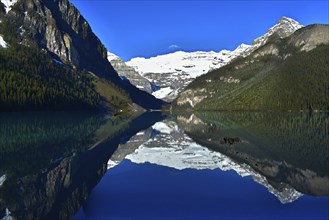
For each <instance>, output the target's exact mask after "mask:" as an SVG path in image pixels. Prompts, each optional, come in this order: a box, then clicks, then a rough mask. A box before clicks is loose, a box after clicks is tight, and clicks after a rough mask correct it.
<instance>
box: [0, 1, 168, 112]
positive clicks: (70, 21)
mask: <svg viewBox="0 0 329 220" xmlns="http://www.w3.org/2000/svg"><path fill="white" fill-rule="evenodd" d="M0 8H1V7H0ZM2 14H3V13H0V18H1V15H2ZM2 17H3V18H1V19H5V20H6V21H7V23H10V22H11V21H15V22H13V24H14V25H12V26H13V27H10V28H9V29H13V31H12V33H10V34H9V35H8V36H7V39H5V40H6V41H7V40H8V39H15V40H14V42H9V43H21V44H24V45H36V46H38V47H40V48H42V49H44V50H45V51H47V52H49V53H50V54H52V55H53V56H54V57H55V58H56V59H60V60H61V61H63V62H64V63H66V64H68V65H70V66H72V67H73V68H78V69H81V70H86V71H87V72H91V73H93V74H94V75H95V76H96V77H100V78H103V79H106V80H109V81H111V82H113V83H114V84H115V85H116V86H118V87H119V88H121V89H123V90H124V91H126V92H127V93H128V94H129V95H130V96H131V99H132V100H133V102H135V103H136V104H138V105H139V106H142V107H143V108H145V109H159V108H161V106H162V104H163V101H161V100H158V99H156V98H154V97H153V96H152V95H150V94H148V93H146V92H144V91H140V90H139V89H137V88H136V87H134V86H133V85H132V84H130V83H129V82H123V81H122V80H121V79H120V78H119V76H118V74H117V72H116V71H115V70H114V69H113V67H112V66H111V64H110V63H109V61H108V60H107V49H106V48H105V47H104V45H103V44H102V43H101V41H100V40H99V39H98V38H97V36H96V35H95V34H94V33H93V32H92V30H91V27H90V26H89V24H88V22H87V21H86V20H85V19H84V18H83V16H82V15H81V14H80V12H79V11H78V10H77V9H76V8H75V7H74V6H73V5H72V4H71V3H70V2H69V1H67V0H26V1H22V0H20V1H18V2H17V3H16V4H15V5H14V6H13V7H12V9H11V10H10V11H9V12H8V13H7V14H5V15H4V16H2ZM0 32H1V30H0ZM12 34H13V35H15V37H12V36H11V35H12ZM12 41H13V40H12ZM7 42H8V41H7Z"/></svg>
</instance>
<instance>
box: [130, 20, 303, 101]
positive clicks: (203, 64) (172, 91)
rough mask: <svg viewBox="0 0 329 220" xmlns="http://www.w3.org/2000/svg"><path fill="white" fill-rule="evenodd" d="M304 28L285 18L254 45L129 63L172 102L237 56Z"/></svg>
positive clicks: (160, 94) (167, 55) (256, 40)
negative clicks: (203, 76) (204, 75)
mask: <svg viewBox="0 0 329 220" xmlns="http://www.w3.org/2000/svg"><path fill="white" fill-rule="evenodd" d="M301 27H303V25H301V24H299V23H298V22H297V21H295V20H293V19H291V18H287V17H284V16H283V17H281V18H280V20H279V21H278V23H277V24H276V25H274V26H273V27H271V28H270V29H269V30H268V32H266V33H265V34H264V35H262V36H260V37H258V38H256V39H255V40H254V42H253V44H252V45H247V44H244V43H242V44H240V45H239V46H238V47H237V48H236V49H235V50H233V51H230V50H221V51H219V52H215V51H208V52H206V51H194V52H184V51H176V52H173V53H169V54H164V55H158V56H155V57H150V58H143V57H136V58H133V59H131V60H130V61H128V62H126V64H127V65H129V66H132V67H133V68H135V70H136V71H137V72H139V74H140V75H142V76H143V77H145V78H147V79H148V80H149V81H150V82H152V83H154V84H156V85H158V86H160V90H159V91H156V92H153V93H152V94H153V95H154V96H155V97H157V98H160V99H163V100H166V101H172V100H174V99H175V98H176V97H177V96H178V94H179V93H180V92H181V91H182V89H183V88H185V87H186V86H187V85H188V84H189V83H191V82H192V80H194V79H195V78H196V77H198V76H201V75H203V74H205V73H207V72H209V71H212V70H214V69H218V68H220V67H222V66H224V65H226V64H228V63H229V62H231V61H232V60H234V59H236V58H237V57H241V56H242V57H245V56H247V55H249V54H250V53H252V52H253V51H255V50H256V49H257V48H259V47H261V46H262V45H264V44H265V43H266V42H267V41H268V40H271V39H273V38H274V39H275V38H284V37H286V36H289V35H291V34H292V33H294V32H295V31H296V30H298V29H299V28H301Z"/></svg>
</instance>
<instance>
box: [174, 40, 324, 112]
mask: <svg viewBox="0 0 329 220" xmlns="http://www.w3.org/2000/svg"><path fill="white" fill-rule="evenodd" d="M272 45H275V47H277V48H278V49H279V55H264V56H260V57H257V58H255V57H253V56H252V55H251V56H248V57H246V58H240V59H237V60H235V61H233V62H232V63H230V64H229V65H227V66H224V67H222V68H220V69H218V70H215V71H212V72H210V73H208V74H206V75H203V76H201V77H199V78H197V79H196V80H195V81H193V82H192V83H191V84H190V85H189V86H188V87H187V88H186V89H193V90H196V89H201V88H206V89H207V92H205V93H204V94H202V95H204V96H207V98H206V99H204V100H203V101H202V102H200V103H199V104H197V105H196V106H195V108H194V109H195V110H276V111H281V110H306V111H309V110H324V111H326V110H329V88H328V85H329V55H328V54H329V45H320V46H318V47H317V48H316V49H313V50H312V51H309V52H305V51H302V52H296V48H293V47H288V46H286V45H287V44H286V43H285V42H284V41H280V42H272ZM260 49H262V48H260ZM256 53H257V51H256ZM224 77H225V78H227V79H228V78H229V77H232V78H233V79H239V83H228V82H225V81H224V80H223V78H224ZM175 107H176V106H175ZM177 109H179V106H177Z"/></svg>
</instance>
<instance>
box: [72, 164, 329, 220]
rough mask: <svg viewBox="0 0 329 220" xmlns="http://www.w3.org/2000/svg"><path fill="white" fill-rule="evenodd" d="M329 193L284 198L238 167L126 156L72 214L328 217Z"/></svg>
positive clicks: (107, 216) (80, 216) (92, 216)
mask: <svg viewBox="0 0 329 220" xmlns="http://www.w3.org/2000/svg"><path fill="white" fill-rule="evenodd" d="M328 218H329V198H328V197H318V198H316V197H312V196H306V195H304V196H302V197H301V198H299V199H297V200H296V201H294V202H292V203H289V204H281V203H280V201H279V200H278V198H277V197H275V196H274V195H273V194H271V193H270V192H269V191H268V189H267V188H266V187H264V186H262V185H260V184H259V183H257V182H255V181H254V180H253V179H252V177H250V176H248V177H243V178H242V177H241V176H239V175H238V174H237V173H236V172H235V171H222V170H220V169H216V170H194V169H185V170H176V169H174V168H169V167H164V166H159V165H154V164H150V163H145V164H135V163H132V162H130V161H129V160H123V161H122V162H121V163H120V164H119V165H118V166H116V167H114V168H112V169H110V170H109V171H108V172H107V174H106V175H105V176H104V177H103V179H102V180H101V182H100V183H99V184H98V185H97V186H96V187H95V188H94V189H93V191H92V193H91V195H90V197H89V198H88V200H87V202H86V203H85V205H84V206H83V207H82V208H81V209H80V210H79V212H78V213H77V214H76V216H75V217H74V218H73V219H328Z"/></svg>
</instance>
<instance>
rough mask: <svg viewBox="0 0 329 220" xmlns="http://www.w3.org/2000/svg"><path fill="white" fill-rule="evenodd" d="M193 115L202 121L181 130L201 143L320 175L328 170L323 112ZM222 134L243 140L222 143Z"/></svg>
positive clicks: (328, 144)
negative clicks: (238, 142)
mask: <svg viewBox="0 0 329 220" xmlns="http://www.w3.org/2000/svg"><path fill="white" fill-rule="evenodd" d="M196 116H197V117H198V118H200V119H201V120H202V121H203V122H204V123H205V124H198V125H194V124H190V125H188V126H189V127H186V125H185V128H184V130H185V132H187V134H188V135H189V136H191V137H192V138H193V139H194V140H196V141H197V142H199V143H200V144H202V145H204V146H207V147H210V148H212V149H214V150H218V151H220V152H222V153H228V152H230V153H232V152H233V153H234V154H235V153H236V152H240V153H244V154H247V155H251V156H252V157H255V158H259V160H264V161H266V160H270V161H272V160H274V161H280V162H285V163H288V164H291V165H293V166H294V167H298V168H301V169H310V170H313V171H315V172H317V173H318V174H320V175H327V174H328V171H329V170H328V167H329V138H328V132H329V117H328V114H326V113H313V114H307V113H289V112H276V113H274V112H271V113H269V112H221V113H215V112H197V113H196ZM186 118H188V117H186ZM183 126H184V125H183ZM224 137H239V138H240V139H241V140H242V143H240V144H237V145H234V146H225V145H223V144H221V142H220V141H221V140H222V139H223V138H224Z"/></svg>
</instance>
